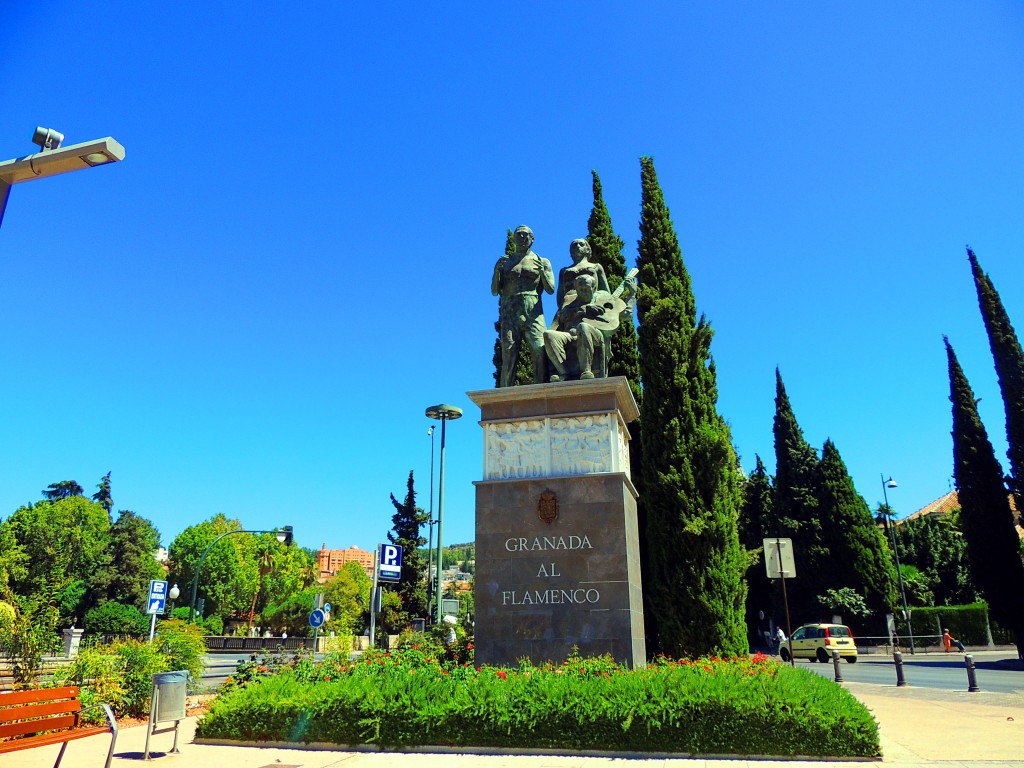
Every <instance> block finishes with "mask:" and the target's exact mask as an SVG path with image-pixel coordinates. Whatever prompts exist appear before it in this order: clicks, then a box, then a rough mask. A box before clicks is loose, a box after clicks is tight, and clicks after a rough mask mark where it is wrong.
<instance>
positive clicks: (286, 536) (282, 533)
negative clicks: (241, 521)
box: [188, 525, 292, 622]
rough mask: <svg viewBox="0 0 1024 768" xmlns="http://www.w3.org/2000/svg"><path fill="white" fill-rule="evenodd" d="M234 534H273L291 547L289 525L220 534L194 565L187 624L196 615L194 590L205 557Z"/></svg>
mask: <svg viewBox="0 0 1024 768" xmlns="http://www.w3.org/2000/svg"><path fill="white" fill-rule="evenodd" d="M236 533H273V534H274V535H275V536H277V540H278V541H279V542H281V543H282V544H284V545H285V546H291V543H292V527H291V526H290V525H286V526H284V527H283V528H280V529H279V530H274V531H228V532H227V533H222V534H221V535H220V536H218V537H217V538H216V539H214V540H213V541H211V542H210V543H209V544H208V545H207V547H206V549H204V550H203V554H202V556H201V557H200V558H199V562H198V563H197V564H196V572H195V575H194V576H193V577H192V599H191V600H189V604H188V620H189V622H191V621H192V619H193V618H194V617H195V615H196V590H198V589H199V572H200V571H201V570H202V569H203V562H204V561H205V560H206V556H207V555H208V554H210V550H211V549H213V545H214V544H216V543H217V542H218V541H220V540H221V539H223V538H224V537H225V536H233V535H234V534H236Z"/></svg>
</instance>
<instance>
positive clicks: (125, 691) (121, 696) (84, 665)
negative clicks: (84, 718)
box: [53, 640, 168, 718]
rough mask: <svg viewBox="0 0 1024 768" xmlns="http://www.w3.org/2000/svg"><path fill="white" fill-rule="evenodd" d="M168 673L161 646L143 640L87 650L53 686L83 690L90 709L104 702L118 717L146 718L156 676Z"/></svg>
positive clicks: (122, 641)
mask: <svg viewBox="0 0 1024 768" xmlns="http://www.w3.org/2000/svg"><path fill="white" fill-rule="evenodd" d="M167 670H168V666H167V657H166V656H165V655H164V654H163V653H161V652H160V649H159V648H158V647H157V646H155V645H150V644H149V643H148V642H145V641H142V640H119V641H117V642H114V643H111V644H110V645H103V646H93V647H91V648H85V649H83V650H82V651H80V652H79V654H78V657H77V658H76V659H75V661H74V662H73V663H72V664H71V665H70V666H68V667H65V668H63V669H61V670H58V671H57V672H56V673H55V674H54V677H53V682H54V685H77V686H79V687H80V688H81V689H82V698H83V702H85V703H86V705H90V704H93V703H96V702H99V701H103V702H105V703H107V704H109V705H110V708H111V709H112V710H114V713H115V714H116V715H117V716H118V717H123V716H128V717H145V716H146V715H147V714H148V713H149V701H150V694H151V693H152V690H153V675H155V674H156V673H157V672H166V671H167ZM98 717H100V718H102V714H98Z"/></svg>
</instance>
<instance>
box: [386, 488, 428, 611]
mask: <svg viewBox="0 0 1024 768" xmlns="http://www.w3.org/2000/svg"><path fill="white" fill-rule="evenodd" d="M405 488H406V490H405V500H404V501H402V502H399V501H398V500H397V499H396V498H395V494H391V504H392V505H393V506H394V508H395V514H394V515H392V517H391V523H392V526H393V529H392V530H393V532H392V533H389V534H388V541H390V542H391V543H392V544H397V545H398V546H400V547H401V548H402V580H401V582H399V583H398V585H397V586H395V587H394V591H395V592H397V593H398V594H399V595H401V596H402V607H403V610H404V611H405V613H406V614H407V615H408V617H409V618H415V617H418V616H426V615H427V582H426V579H425V578H424V573H425V566H424V563H423V559H422V558H421V557H420V547H422V546H423V545H424V544H426V543H427V540H426V539H425V538H424V537H422V536H420V527H421V526H422V525H423V524H424V523H425V522H427V518H428V517H429V515H428V514H427V513H426V512H424V511H423V510H422V509H420V508H419V507H417V506H416V490H415V489H414V488H413V473H412V472H411V471H410V472H409V481H408V482H407V483H406V487H405Z"/></svg>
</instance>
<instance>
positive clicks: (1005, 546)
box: [943, 338, 1024, 657]
mask: <svg viewBox="0 0 1024 768" xmlns="http://www.w3.org/2000/svg"><path fill="white" fill-rule="evenodd" d="M943 341H944V342H945V344H946V356H947V358H948V362H949V399H950V400H951V401H952V403H953V475H954V477H955V478H956V489H957V494H958V496H959V497H960V508H961V511H960V523H961V525H962V526H963V531H964V540H965V541H966V542H967V556H968V558H969V559H970V563H971V573H972V574H973V576H974V581H975V583H976V584H977V585H978V588H979V589H980V590H981V594H982V595H983V596H984V598H985V600H986V601H987V602H988V605H989V610H991V612H992V615H993V616H994V617H995V619H996V620H997V621H998V622H999V623H1000V624H1002V625H1003V626H1004V627H1007V628H1008V629H1010V630H1011V631H1012V632H1013V633H1014V637H1015V641H1016V644H1017V653H1018V654H1019V655H1021V656H1022V657H1024V562H1021V557H1020V538H1019V537H1018V536H1017V531H1016V529H1015V528H1014V525H1013V511H1012V510H1011V509H1010V502H1009V496H1008V494H1007V492H1006V486H1005V484H1004V483H1003V471H1002V468H1001V467H1000V466H999V462H998V461H997V460H996V456H995V451H994V450H993V449H992V444H991V443H990V442H989V439H988V433H987V432H986V430H985V425H984V424H982V422H981V418H980V417H979V416H978V408H977V402H978V401H977V400H976V399H975V397H974V391H973V390H972V389H971V385H970V383H969V382H968V381H967V377H966V376H965V375H964V372H963V369H962V368H961V367H960V363H959V361H958V360H957V359H956V354H955V353H954V351H953V347H952V345H951V344H950V343H949V339H945V338H944V339H943Z"/></svg>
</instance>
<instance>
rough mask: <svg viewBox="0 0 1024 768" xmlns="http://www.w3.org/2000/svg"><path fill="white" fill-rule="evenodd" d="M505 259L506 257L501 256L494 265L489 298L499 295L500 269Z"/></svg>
mask: <svg viewBox="0 0 1024 768" xmlns="http://www.w3.org/2000/svg"><path fill="white" fill-rule="evenodd" d="M507 258H508V256H502V257H501V258H500V259H498V263H497V264H495V265H494V274H493V275H492V276H491V296H497V295H498V294H499V293H501V267H502V265H503V264H504V263H505V260H506V259H507Z"/></svg>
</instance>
